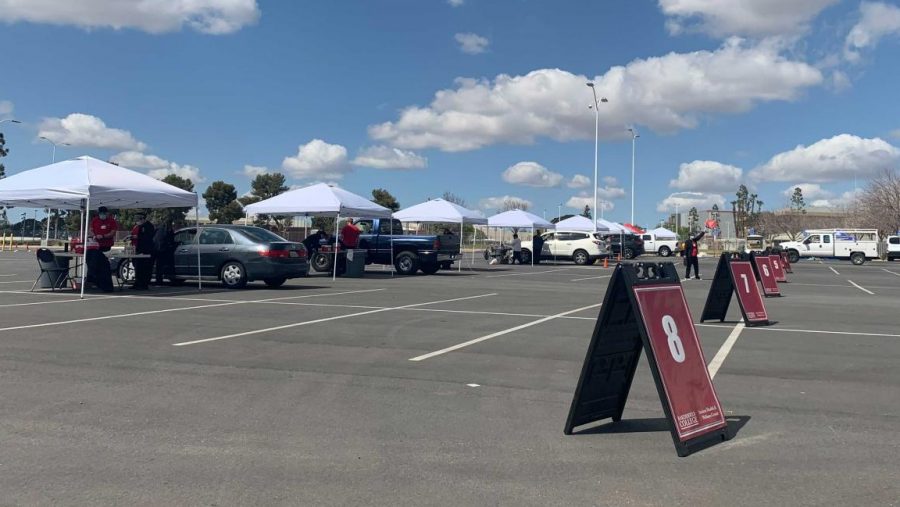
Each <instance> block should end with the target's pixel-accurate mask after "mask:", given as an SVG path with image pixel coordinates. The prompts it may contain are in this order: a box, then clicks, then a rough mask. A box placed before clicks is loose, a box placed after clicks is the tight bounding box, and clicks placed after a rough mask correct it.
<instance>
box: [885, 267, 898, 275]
mask: <svg viewBox="0 0 900 507" xmlns="http://www.w3.org/2000/svg"><path fill="white" fill-rule="evenodd" d="M881 270H882V271H887V272H888V273H890V274H892V275H897V276H900V273H897V272H896V271H891V270H890V269H885V268H881Z"/></svg>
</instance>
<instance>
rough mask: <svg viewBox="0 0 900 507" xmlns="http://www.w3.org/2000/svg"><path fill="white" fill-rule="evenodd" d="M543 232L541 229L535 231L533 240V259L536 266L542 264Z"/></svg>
mask: <svg viewBox="0 0 900 507" xmlns="http://www.w3.org/2000/svg"><path fill="white" fill-rule="evenodd" d="M541 234H543V233H542V231H541V230H540V229H538V230H536V231H534V237H533V238H531V247H532V249H533V250H534V252H532V253H531V256H532V257H533V261H534V264H540V263H541V253H542V252H543V250H544V238H543V237H542V236H541Z"/></svg>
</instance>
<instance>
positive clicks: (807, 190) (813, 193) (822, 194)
mask: <svg viewBox="0 0 900 507" xmlns="http://www.w3.org/2000/svg"><path fill="white" fill-rule="evenodd" d="M795 188H799V189H800V192H802V193H803V200H804V201H806V202H807V203H809V202H812V201H815V200H817V199H828V198H829V197H831V196H833V195H834V194H833V193H832V192H829V191H828V190H825V189H824V188H822V185H819V184H818V183H797V184H794V185H791V186H789V187H787V188H786V189H784V191H783V192H781V195H783V196H785V197H787V198H788V199H790V198H791V196H792V195H794V189H795Z"/></svg>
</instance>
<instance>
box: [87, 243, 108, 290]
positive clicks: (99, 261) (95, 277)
mask: <svg viewBox="0 0 900 507" xmlns="http://www.w3.org/2000/svg"><path fill="white" fill-rule="evenodd" d="M85 261H86V262H87V277H86V281H87V282H91V283H93V284H94V285H96V286H97V288H98V289H100V290H102V291H103V292H112V291H113V282H112V270H110V269H109V259H108V258H107V257H106V256H105V255H103V252H101V251H100V250H99V249H88V251H87V259H86V260H85Z"/></svg>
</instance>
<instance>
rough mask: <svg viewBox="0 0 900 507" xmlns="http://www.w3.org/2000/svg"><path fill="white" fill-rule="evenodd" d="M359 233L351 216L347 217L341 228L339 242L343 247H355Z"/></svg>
mask: <svg viewBox="0 0 900 507" xmlns="http://www.w3.org/2000/svg"><path fill="white" fill-rule="evenodd" d="M359 233H360V230H359V227H357V226H356V225H354V224H353V219H352V218H348V219H347V223H346V224H344V227H342V228H341V244H342V245H343V246H344V248H356V247H357V246H358V245H359Z"/></svg>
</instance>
